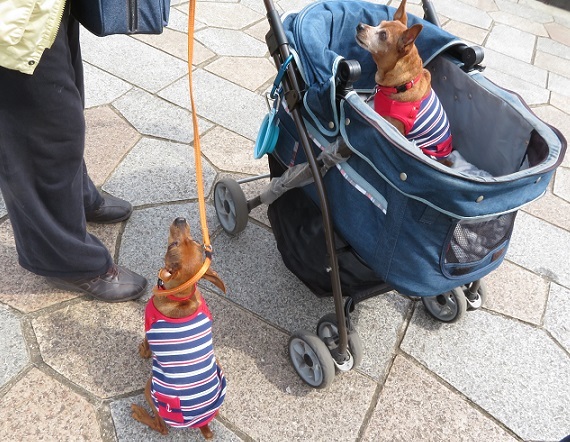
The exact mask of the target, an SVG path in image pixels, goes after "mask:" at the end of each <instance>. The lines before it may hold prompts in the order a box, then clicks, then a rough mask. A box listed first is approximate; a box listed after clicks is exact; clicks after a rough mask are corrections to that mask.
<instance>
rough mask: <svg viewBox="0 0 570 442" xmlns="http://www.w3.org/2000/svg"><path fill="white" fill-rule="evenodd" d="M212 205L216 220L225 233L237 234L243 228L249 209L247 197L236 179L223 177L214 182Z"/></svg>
mask: <svg viewBox="0 0 570 442" xmlns="http://www.w3.org/2000/svg"><path fill="white" fill-rule="evenodd" d="M214 207H215V208H216V215H217V216H218V220H219V221H220V224H221V225H222V227H223V229H224V230H225V231H226V233H227V234H229V235H237V234H238V233H240V232H241V231H242V230H243V229H245V226H246V225H247V219H248V216H249V210H248V207H247V198H246V197H245V194H244V193H243V190H242V189H241V187H240V185H239V183H238V182H237V181H235V180H232V179H230V178H224V179H221V180H220V181H218V182H217V183H216V186H215V187H214Z"/></svg>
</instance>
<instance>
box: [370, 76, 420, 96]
mask: <svg viewBox="0 0 570 442" xmlns="http://www.w3.org/2000/svg"><path fill="white" fill-rule="evenodd" d="M421 79H422V73H421V72H420V73H419V75H418V76H417V77H416V78H414V79H413V80H412V81H408V82H407V83H405V84H401V85H400V86H396V87H393V86H381V85H379V84H377V85H376V92H382V93H383V94H384V95H392V94H398V93H400V92H406V91H408V90H410V89H411V88H413V87H414V85H415V84H416V83H419V81H420V80H421Z"/></svg>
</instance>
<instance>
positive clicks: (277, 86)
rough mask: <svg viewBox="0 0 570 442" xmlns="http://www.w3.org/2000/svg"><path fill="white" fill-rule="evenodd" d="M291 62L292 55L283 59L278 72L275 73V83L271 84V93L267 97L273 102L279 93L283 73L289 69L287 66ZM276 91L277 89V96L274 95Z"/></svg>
mask: <svg viewBox="0 0 570 442" xmlns="http://www.w3.org/2000/svg"><path fill="white" fill-rule="evenodd" d="M291 61H293V54H289V56H288V57H287V58H286V59H285V61H284V62H283V63H282V64H281V67H280V68H279V72H277V76H276V77H275V81H274V82H273V88H272V89H271V93H270V94H269V96H270V97H271V98H272V99H273V100H275V99H276V98H277V96H278V95H279V94H280V93H281V88H280V84H281V81H282V80H283V75H285V71H287V68H288V67H289V64H290V63H291ZM277 89H279V94H277V93H276V91H277Z"/></svg>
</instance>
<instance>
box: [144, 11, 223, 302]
mask: <svg viewBox="0 0 570 442" xmlns="http://www.w3.org/2000/svg"><path fill="white" fill-rule="evenodd" d="M195 15H196V0H190V5H189V11H188V90H189V92H190V106H191V112H192V126H193V128H194V158H195V162H196V187H197V190H198V206H199V208H200V225H201V227H202V238H203V240H204V250H205V253H206V260H205V261H204V264H202V267H201V268H200V270H198V273H196V274H195V275H194V276H193V277H192V278H190V279H189V280H188V281H186V282H185V283H184V284H181V285H179V286H178V287H174V288H173V289H170V290H166V289H159V288H158V287H154V289H153V293H154V294H155V295H159V296H167V295H174V294H176V293H180V292H181V291H183V290H186V289H187V288H189V287H191V286H192V285H193V284H196V283H197V282H198V281H199V280H200V278H202V276H204V274H205V273H206V272H207V271H208V268H209V267H210V263H211V262H212V245H211V244H210V234H209V233H208V224H207V221H206V200H205V198H204V181H203V176H202V155H201V150H200V132H199V128H198V116H197V113H196V105H195V103H194V89H193V87H192V59H193V54H194V17H195ZM159 277H160V274H159Z"/></svg>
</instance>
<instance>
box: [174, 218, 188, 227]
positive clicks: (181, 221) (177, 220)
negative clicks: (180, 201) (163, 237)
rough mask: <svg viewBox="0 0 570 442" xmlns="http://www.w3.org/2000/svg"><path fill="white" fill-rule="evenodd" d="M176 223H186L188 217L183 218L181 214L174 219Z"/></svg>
mask: <svg viewBox="0 0 570 442" xmlns="http://www.w3.org/2000/svg"><path fill="white" fill-rule="evenodd" d="M174 224H176V225H181V224H186V218H182V217H181V216H179V217H178V218H176V219H175V220H174Z"/></svg>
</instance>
